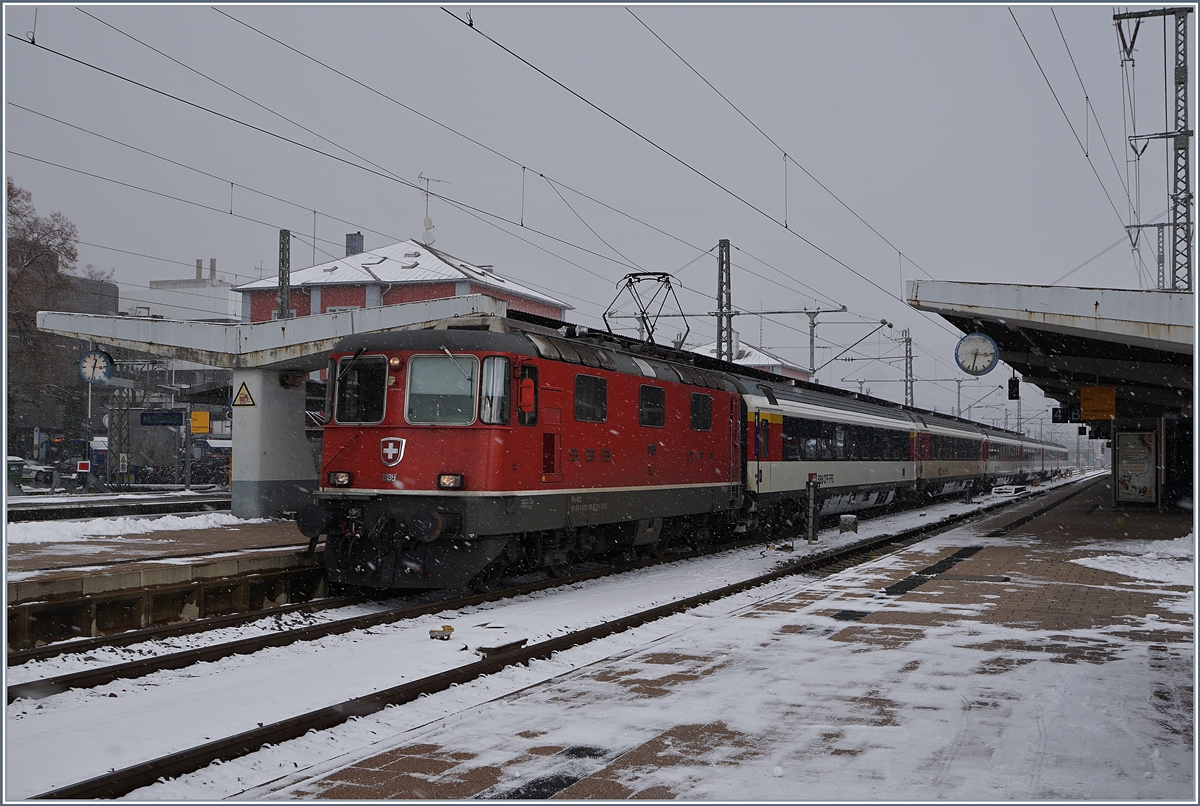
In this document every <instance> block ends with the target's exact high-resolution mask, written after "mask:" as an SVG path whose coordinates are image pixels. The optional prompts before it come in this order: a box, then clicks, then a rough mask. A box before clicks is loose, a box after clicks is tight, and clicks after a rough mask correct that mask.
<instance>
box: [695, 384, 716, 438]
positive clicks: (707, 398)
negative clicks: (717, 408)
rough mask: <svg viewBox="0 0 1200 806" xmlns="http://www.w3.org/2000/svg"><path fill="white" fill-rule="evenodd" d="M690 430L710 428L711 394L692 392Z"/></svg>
mask: <svg viewBox="0 0 1200 806" xmlns="http://www.w3.org/2000/svg"><path fill="white" fill-rule="evenodd" d="M692 430H693V431H711V430H712V396H711V395H702V394H698V393H693V394H692Z"/></svg>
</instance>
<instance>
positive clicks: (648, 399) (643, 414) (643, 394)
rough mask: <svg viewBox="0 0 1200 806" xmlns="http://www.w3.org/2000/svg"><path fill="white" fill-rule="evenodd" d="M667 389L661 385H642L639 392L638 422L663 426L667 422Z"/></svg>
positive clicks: (657, 426)
mask: <svg viewBox="0 0 1200 806" xmlns="http://www.w3.org/2000/svg"><path fill="white" fill-rule="evenodd" d="M666 412H667V390H665V389H663V388H662V387H661V386H647V385H645V384H643V385H642V388H641V391H640V392H639V393H638V422H639V423H641V424H642V425H648V426H651V427H654V428H662V427H663V424H664V423H665V422H666V417H667V415H666Z"/></svg>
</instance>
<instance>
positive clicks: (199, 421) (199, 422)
mask: <svg viewBox="0 0 1200 806" xmlns="http://www.w3.org/2000/svg"><path fill="white" fill-rule="evenodd" d="M208 416H209V415H208V412H207V411H193V412H192V433H193V434H208V433H210V432H211V430H212V429H211V428H210V427H209V420H208Z"/></svg>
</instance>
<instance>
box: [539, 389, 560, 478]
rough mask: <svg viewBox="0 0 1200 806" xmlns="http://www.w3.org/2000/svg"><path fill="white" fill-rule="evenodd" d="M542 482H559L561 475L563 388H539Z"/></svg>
mask: <svg viewBox="0 0 1200 806" xmlns="http://www.w3.org/2000/svg"><path fill="white" fill-rule="evenodd" d="M540 397H541V415H542V417H541V419H542V424H543V431H542V482H543V483H554V482H561V481H562V480H563V477H562V433H563V425H562V400H563V390H562V389H559V388H556V387H553V386H543V387H542V388H541V394H540Z"/></svg>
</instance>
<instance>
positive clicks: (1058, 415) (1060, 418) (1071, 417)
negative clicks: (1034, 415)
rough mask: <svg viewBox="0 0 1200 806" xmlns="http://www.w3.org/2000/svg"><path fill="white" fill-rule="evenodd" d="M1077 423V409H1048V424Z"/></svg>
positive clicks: (1078, 419)
mask: <svg viewBox="0 0 1200 806" xmlns="http://www.w3.org/2000/svg"><path fill="white" fill-rule="evenodd" d="M1079 421H1080V417H1079V409H1067V408H1062V409H1057V408H1055V409H1050V422H1052V423H1077V422H1079Z"/></svg>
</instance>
